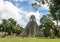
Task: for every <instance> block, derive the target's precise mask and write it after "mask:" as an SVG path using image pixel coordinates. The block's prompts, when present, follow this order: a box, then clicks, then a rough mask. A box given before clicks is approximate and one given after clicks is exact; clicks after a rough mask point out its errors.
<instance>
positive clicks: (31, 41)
mask: <svg viewBox="0 0 60 42" xmlns="http://www.w3.org/2000/svg"><path fill="white" fill-rule="evenodd" d="M0 42H60V39H42V38H20V37H17V38H0Z"/></svg>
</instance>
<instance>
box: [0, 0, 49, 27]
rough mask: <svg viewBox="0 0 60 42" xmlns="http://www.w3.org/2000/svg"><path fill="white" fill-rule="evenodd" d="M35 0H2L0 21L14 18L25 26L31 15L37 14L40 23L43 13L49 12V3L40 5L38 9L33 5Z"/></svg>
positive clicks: (0, 2) (0, 3)
mask: <svg viewBox="0 0 60 42" xmlns="http://www.w3.org/2000/svg"><path fill="white" fill-rule="evenodd" d="M34 2H35V0H0V13H1V14H0V16H1V17H0V21H1V19H8V18H13V19H15V20H16V21H17V23H18V24H20V25H21V26H22V27H25V26H26V25H27V23H28V22H29V18H30V16H31V15H35V17H36V21H37V23H38V25H39V24H40V23H39V21H40V18H41V17H42V16H43V15H46V14H49V12H48V11H49V7H48V6H47V4H45V5H42V7H39V9H38V11H37V12H35V9H34V8H33V7H32V6H31V4H32V3H34Z"/></svg>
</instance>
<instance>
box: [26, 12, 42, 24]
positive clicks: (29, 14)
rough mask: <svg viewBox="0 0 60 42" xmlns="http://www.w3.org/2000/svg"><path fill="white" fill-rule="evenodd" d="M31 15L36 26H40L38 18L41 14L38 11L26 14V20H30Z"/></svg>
mask: <svg viewBox="0 0 60 42" xmlns="http://www.w3.org/2000/svg"><path fill="white" fill-rule="evenodd" d="M31 15H34V16H35V17H36V21H37V23H38V25H39V24H40V22H39V21H40V18H41V17H42V15H41V13H39V12H38V11H37V12H29V13H27V14H26V18H28V19H29V18H30V16H31Z"/></svg>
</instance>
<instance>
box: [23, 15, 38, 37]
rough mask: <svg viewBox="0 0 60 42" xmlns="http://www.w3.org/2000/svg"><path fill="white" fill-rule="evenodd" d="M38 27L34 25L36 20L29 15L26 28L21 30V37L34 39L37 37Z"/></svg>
mask: <svg viewBox="0 0 60 42" xmlns="http://www.w3.org/2000/svg"><path fill="white" fill-rule="evenodd" d="M38 31H39V29H38V25H37V23H36V18H35V16H34V15H31V17H30V21H29V22H28V24H27V26H26V27H25V29H24V30H23V35H26V36H28V37H36V36H37V35H38Z"/></svg>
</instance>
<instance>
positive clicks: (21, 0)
mask: <svg viewBox="0 0 60 42" xmlns="http://www.w3.org/2000/svg"><path fill="white" fill-rule="evenodd" d="M15 1H20V2H23V1H27V0H15Z"/></svg>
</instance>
